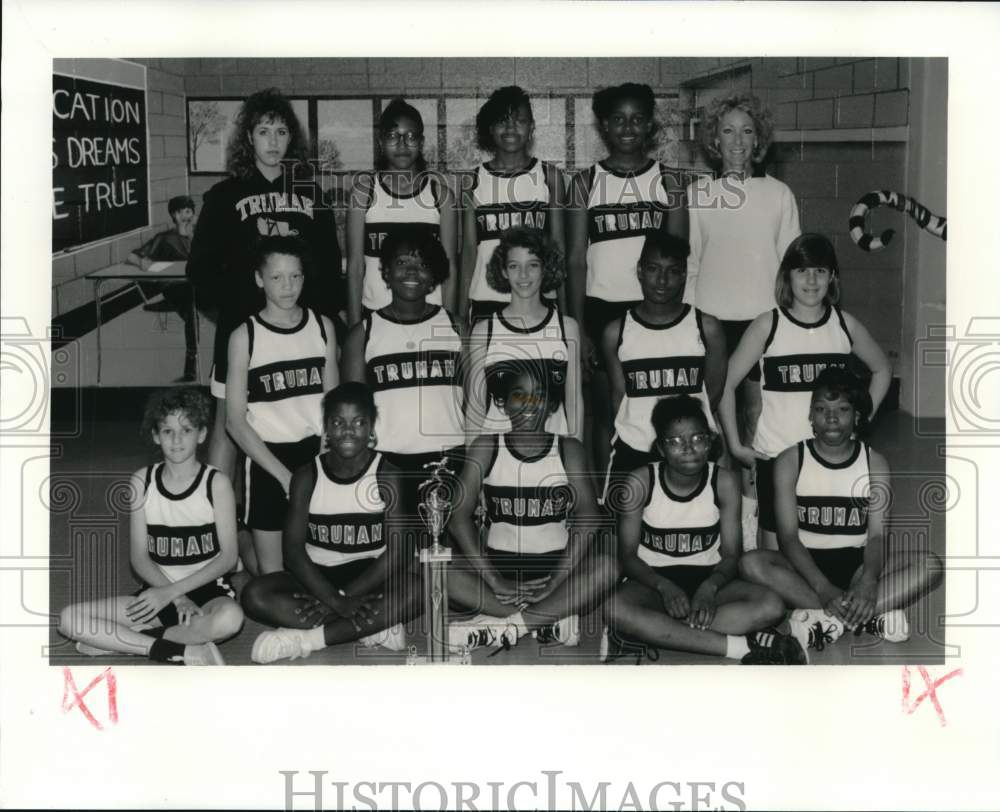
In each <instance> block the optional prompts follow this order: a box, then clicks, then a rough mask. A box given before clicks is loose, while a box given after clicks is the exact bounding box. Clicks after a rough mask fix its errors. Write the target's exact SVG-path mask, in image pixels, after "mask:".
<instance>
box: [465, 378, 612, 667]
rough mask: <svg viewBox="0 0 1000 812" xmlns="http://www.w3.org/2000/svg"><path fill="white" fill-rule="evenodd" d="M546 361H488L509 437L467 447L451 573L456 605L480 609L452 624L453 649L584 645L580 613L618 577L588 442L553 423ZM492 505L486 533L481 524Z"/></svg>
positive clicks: (557, 389)
mask: <svg viewBox="0 0 1000 812" xmlns="http://www.w3.org/2000/svg"><path fill="white" fill-rule="evenodd" d="M550 369H551V368H550V367H549V366H547V365H546V364H545V363H544V361H542V360H541V359H528V358H524V359H508V360H505V361H501V362H499V363H497V364H495V365H493V366H491V367H490V370H489V373H488V381H487V385H488V388H489V390H490V393H491V397H492V399H493V401H494V402H495V403H496V404H497V406H498V407H499V408H500V409H501V410H502V411H503V413H504V414H505V415H506V416H507V417H508V418H509V420H510V426H511V428H510V431H508V432H507V433H505V434H486V435H483V436H480V437H478V438H477V439H475V440H474V441H473V442H472V444H471V445H470V447H469V452H468V458H467V460H466V463H465V466H464V468H463V469H462V473H461V479H460V481H459V493H458V498H457V500H456V501H457V503H456V505H455V509H454V514H453V516H452V518H451V523H450V525H449V528H448V529H449V530H450V532H451V535H452V537H453V538H454V539H455V541H456V542H457V548H458V552H457V554H456V555H455V557H454V559H453V561H452V564H451V566H450V568H449V572H448V591H449V596H450V597H451V599H452V602H453V603H457V604H460V605H462V606H464V607H466V608H469V609H472V610H474V611H478V612H480V613H482V614H480V615H479V616H477V617H475V618H473V619H472V620H471V621H458V622H454V623H452V625H451V630H450V643H451V645H452V647H453V649H458V648H461V647H463V646H464V647H468V648H469V649H470V650H471V649H474V648H477V647H479V646H504V647H509V646H511V645H514V644H515V643H516V642H517V640H518V638H520V637H524V636H526V635H527V634H528V633H529V632H531V633H533V634H534V636H535V637H536V638H537V639H538V640H539V642H545V643H548V642H554V643H562V644H563V645H569V646H573V645H577V644H578V642H579V615H580V614H583V613H585V612H587V611H589V610H591V609H593V608H595V607H596V606H597V605H598V604H599V603H600V601H601V600H603V598H604V596H605V595H606V594H607V592H608V590H609V589H610V588H611V586H612V585H613V584H614V582H615V579H616V577H617V564H616V563H615V560H614V556H613V554H611V553H610V551H605V550H603V549H602V546H601V545H599V544H598V543H597V542H596V540H595V538H594V536H595V533H594V529H595V521H596V520H597V516H598V508H597V502H596V499H595V497H594V492H593V486H592V485H591V479H590V470H589V468H588V466H587V465H586V462H585V459H584V451H583V445H582V444H581V443H580V442H579V441H578V440H576V439H574V438H572V437H563V436H559V435H556V434H553V433H552V432H550V431H547V430H546V429H545V426H546V420H547V418H549V417H550V415H551V414H552V413H553V412H554V411H555V410H557V409H558V408H559V406H560V403H561V392H562V387H561V386H558V385H554V384H553V383H552V382H551V380H550V377H551V372H550ZM481 498H482V499H483V500H484V502H485V511H484V513H485V517H486V524H487V528H486V533H485V538H483V537H481V535H480V531H479V528H478V527H477V526H476V523H475V521H474V514H475V512H476V508H477V507H478V506H479V504H480V499H481Z"/></svg>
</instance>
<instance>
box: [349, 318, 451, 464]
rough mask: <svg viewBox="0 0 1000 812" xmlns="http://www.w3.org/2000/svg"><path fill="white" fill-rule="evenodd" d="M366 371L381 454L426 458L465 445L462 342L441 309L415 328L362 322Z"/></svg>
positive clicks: (396, 323)
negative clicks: (373, 403) (371, 394)
mask: <svg viewBox="0 0 1000 812" xmlns="http://www.w3.org/2000/svg"><path fill="white" fill-rule="evenodd" d="M364 324H365V366H366V377H367V380H368V385H369V386H371V388H372V390H373V391H374V392H375V405H376V406H377V407H378V418H377V419H376V421H375V436H376V437H377V438H378V448H379V451H388V452H390V453H394V454H424V453H427V452H430V451H441V450H443V449H447V448H453V447H454V446H456V445H461V444H462V443H463V442H464V433H463V422H462V405H463V403H464V394H463V391H462V385H461V381H460V379H459V361H460V359H461V355H462V339H461V337H460V335H459V333H458V330H457V329H456V328H455V324H454V322H453V321H452V319H451V316H450V315H449V314H448V311H447V310H445V309H444V308H443V307H436V308H435V309H434V311H433V312H432V313H431V314H430V315H428V316H426V317H425V318H423V319H421V320H420V321H416V322H401V321H397V320H395V319H393V318H392V317H391V316H387V315H384V314H382V313H379V312H376V313H370V314H369V315H367V316H366V317H365V320H364Z"/></svg>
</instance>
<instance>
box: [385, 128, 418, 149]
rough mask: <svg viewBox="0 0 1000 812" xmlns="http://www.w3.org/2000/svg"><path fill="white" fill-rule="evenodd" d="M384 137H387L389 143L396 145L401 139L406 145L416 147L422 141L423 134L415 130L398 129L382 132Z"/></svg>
mask: <svg viewBox="0 0 1000 812" xmlns="http://www.w3.org/2000/svg"><path fill="white" fill-rule="evenodd" d="M382 138H384V139H385V142H386V143H387V144H393V145H396V144H398V143H399V142H400V141H403V142H404V143H405V144H406V146H408V147H415V146H416V145H417V144H419V143H420V139H422V138H423V136H422V135H421V134H420V133H418V132H414V131H413V130H411V131H410V132H405V133H401V132H397V131H396V130H389V132H385V133H382Z"/></svg>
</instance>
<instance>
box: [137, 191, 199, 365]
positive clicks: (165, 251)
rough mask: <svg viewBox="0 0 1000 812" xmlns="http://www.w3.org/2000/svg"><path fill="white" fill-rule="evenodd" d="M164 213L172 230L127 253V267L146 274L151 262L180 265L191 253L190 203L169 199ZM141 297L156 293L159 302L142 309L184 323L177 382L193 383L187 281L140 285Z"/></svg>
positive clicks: (191, 318) (184, 197) (193, 338)
mask: <svg viewBox="0 0 1000 812" xmlns="http://www.w3.org/2000/svg"><path fill="white" fill-rule="evenodd" d="M167 212H168V213H169V214H170V219H171V220H173V223H174V227H173V228H168V229H166V230H164V231H161V232H160V233H159V234H157V235H155V236H154V237H153V238H152V239H151V240H149V241H147V242H146V243H144V244H143V245H142V246H141V247H139V248H137V249H136V250H135V251H132V252H131V253H129V255H128V258H127V259H126V260H125V261H126V262H128V264H129V265H135V266H137V267H139V268H142V270H144V271H148V270H149V269H150V268H151V267H152V266H153V263H155V262H178V261H180V262H184V261H186V260H187V258H188V256H189V255H190V253H191V237H192V235H193V234H194V217H195V215H194V212H195V208H194V201H193V200H192V199H191V198H190V197H188V196H187V195H178V196H177V197H172V198H170V201H169V202H168V203H167ZM139 287H140V288H141V289H142V295H143V297H144V298H146V299H149V298H151V297H153V296H155V295H156V294H157V293H162V294H163V300H162V301H159V302H147V303H146V304H144V305H143V310H148V311H151V312H154V313H163V312H174V313H177V314H178V315H179V316H180V317H181V319H183V320H184V346H185V357H184V374H183V375H182V376H181V377H180V378H178V381H179V382H181V383H187V382H190V381H193V380H195V378H196V377H197V370H196V366H197V363H196V362H197V336H196V334H195V322H194V320H195V313H194V301H193V299H192V296H191V286H190V285H189V284H188V283H187V282H142V283H140V284H139Z"/></svg>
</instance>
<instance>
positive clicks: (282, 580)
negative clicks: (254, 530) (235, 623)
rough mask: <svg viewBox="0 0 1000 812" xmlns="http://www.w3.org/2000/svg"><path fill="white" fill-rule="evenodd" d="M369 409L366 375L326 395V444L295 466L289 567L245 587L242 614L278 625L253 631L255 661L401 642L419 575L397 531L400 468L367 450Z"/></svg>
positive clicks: (287, 536)
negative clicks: (255, 634)
mask: <svg viewBox="0 0 1000 812" xmlns="http://www.w3.org/2000/svg"><path fill="white" fill-rule="evenodd" d="M375 416H376V409H375V400H374V397H373V395H372V392H371V390H370V389H369V388H368V387H367V386H365V385H364V384H363V383H357V382H349V383H344V384H341V385H340V386H338V387H337V388H336V389H333V390H331V391H330V392H328V393H327V394H326V395H325V396H324V398H323V425H324V433H325V435H326V445H327V450H326V452H325V453H324V454H321V455H320V456H318V457H316V458H315V459H314V460H313V461H312V462H311V463H309V464H307V465H304V466H303V467H301V468H299V469H298V470H297V471H296V472H295V473H294V475H293V476H292V484H291V496H290V500H289V501H290V504H289V508H288V518H287V519H286V521H285V529H284V532H283V534H282V552H283V555H284V562H285V567H286V571H284V572H275V573H271V574H269V575H264V576H261V577H260V578H256V579H254V580H253V581H251V582H250V583H249V584H248V585H247V588H246V589H245V590H244V592H243V606H244V608H245V610H246V612H247V615H248V616H249V617H251V618H253V619H254V620H257V621H258V622H260V623H266V624H268V625H270V626H277V627H278V628H277V629H275V630H273V631H267V632H263V633H262V634H260V635H259V636H258V637H257V640H256V641H255V642H254V645H253V650H252V651H251V653H250V657H251V659H252V660H253V661H254V662H256V663H270V662H273V661H275V660H280V659H296V658H298V657H307V656H309V654H310V653H311V652H313V651H317V650H319V649H322V648H325V647H327V646H333V645H336V644H338V643H346V642H349V641H352V640H360V641H361V642H362V643H363V644H364V645H366V646H368V647H372V646H376V645H383V646H385V647H386V648H389V649H392V650H394V651H401V650H402V649H403V648H405V643H406V640H405V632H404V630H403V627H402V623H403V622H405V621H406V620H408V619H409V618H410V617H412V616H413V615H414V614H416V613H417V612H419V609H420V584H419V580H418V579H417V577H416V576H415V575H413V574H411V572H410V569H409V562H410V560H411V559H412V557H413V551H412V550H407V549H404V547H405V544H404V539H405V538H406V536H405V534H403V533H402V532H400V524H401V517H400V515H399V506H400V496H399V494H400V483H399V477H398V472H397V471H396V469H395V468H393V467H392V465H390V464H389V463H388V462H386V461H385V459H384V457H383V455H382V454H381V453H379V452H377V451H375V450H374V446H375V436H374V425H375Z"/></svg>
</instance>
